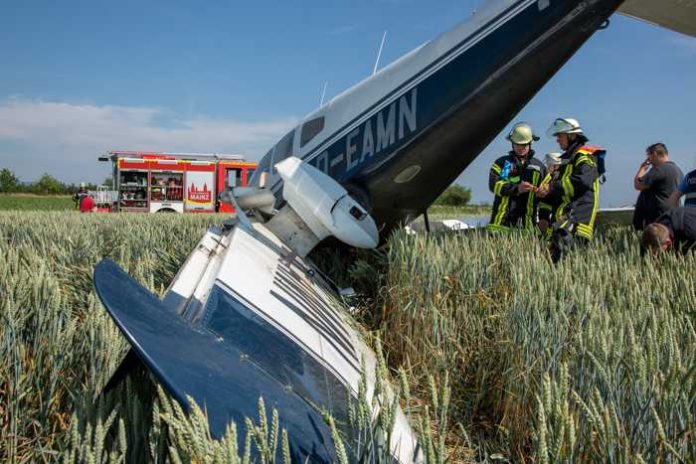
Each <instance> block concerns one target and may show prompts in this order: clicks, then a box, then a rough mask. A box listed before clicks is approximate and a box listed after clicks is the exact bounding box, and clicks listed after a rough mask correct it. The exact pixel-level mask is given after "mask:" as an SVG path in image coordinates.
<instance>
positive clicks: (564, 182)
mask: <svg viewBox="0 0 696 464" xmlns="http://www.w3.org/2000/svg"><path fill="white" fill-rule="evenodd" d="M572 173H573V165H572V164H570V163H568V164H567V165H566V168H565V171H563V176H561V186H562V187H563V196H562V201H561V205H560V206H559V207H558V215H559V216H562V215H563V214H565V209H566V207H568V205H569V204H570V200H571V198H573V195H574V194H575V189H574V188H573V183H572V182H571V181H570V175H571V174H572Z"/></svg>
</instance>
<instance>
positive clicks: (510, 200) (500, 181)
mask: <svg viewBox="0 0 696 464" xmlns="http://www.w3.org/2000/svg"><path fill="white" fill-rule="evenodd" d="M545 176H546V168H545V166H544V165H543V164H542V163H541V161H539V160H537V159H535V158H534V151H530V152H529V156H528V157H527V159H526V160H520V159H519V158H518V157H517V156H516V155H515V153H514V152H510V153H509V154H508V155H507V156H503V157H501V158H498V159H497V160H495V163H493V166H491V170H490V173H489V175H488V188H489V189H490V190H491V192H493V193H494V194H495V200H494V202H493V213H492V214H491V221H490V224H489V225H488V227H489V229H491V230H503V229H506V228H508V227H523V228H527V229H531V228H533V227H534V226H535V225H536V222H537V218H536V211H537V205H536V198H535V195H534V192H526V193H519V190H518V186H519V185H520V184H521V183H522V182H529V183H530V184H532V185H534V186H535V187H538V186H539V185H541V181H542V179H543V178H544V177H545Z"/></svg>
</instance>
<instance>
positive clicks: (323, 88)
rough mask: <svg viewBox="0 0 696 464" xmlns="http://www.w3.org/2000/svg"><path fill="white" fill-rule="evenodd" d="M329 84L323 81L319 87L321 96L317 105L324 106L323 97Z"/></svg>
mask: <svg viewBox="0 0 696 464" xmlns="http://www.w3.org/2000/svg"><path fill="white" fill-rule="evenodd" d="M328 85H329V81H324V85H323V86H322V88H321V98H320V99H319V107H322V106H324V97H325V96H326V87H327V86H328Z"/></svg>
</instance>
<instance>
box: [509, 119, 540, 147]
mask: <svg viewBox="0 0 696 464" xmlns="http://www.w3.org/2000/svg"><path fill="white" fill-rule="evenodd" d="M505 138H506V139H507V140H509V141H510V142H512V143H514V144H516V145H528V144H530V143H532V142H536V141H538V140H539V137H537V136H536V135H534V132H533V131H532V126H530V125H529V124H527V123H526V122H518V123H517V124H515V125H514V126H512V130H511V131H510V133H509V134H508V135H507V137H505Z"/></svg>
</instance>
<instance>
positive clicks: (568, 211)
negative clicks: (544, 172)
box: [537, 118, 605, 262]
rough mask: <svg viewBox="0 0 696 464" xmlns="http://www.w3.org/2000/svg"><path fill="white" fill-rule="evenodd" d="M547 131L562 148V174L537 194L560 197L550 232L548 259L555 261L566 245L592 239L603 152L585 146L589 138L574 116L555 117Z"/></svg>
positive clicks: (552, 199)
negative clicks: (572, 117)
mask: <svg viewBox="0 0 696 464" xmlns="http://www.w3.org/2000/svg"><path fill="white" fill-rule="evenodd" d="M548 134H549V135H551V136H554V137H556V140H557V142H558V145H559V146H560V147H561V149H562V150H564V153H563V155H562V156H561V174H560V177H559V178H558V179H557V180H556V181H554V182H552V183H550V184H549V185H548V186H543V187H541V188H540V189H538V191H537V195H538V196H539V197H540V198H544V199H545V200H543V201H554V200H557V201H558V200H560V206H559V207H558V211H557V213H556V216H557V218H556V222H555V223H554V224H553V232H552V235H551V258H552V260H553V261H554V262H557V261H558V260H559V259H560V258H561V257H562V255H563V253H564V252H565V251H566V250H567V249H568V248H569V247H571V246H573V245H574V244H576V243H584V242H589V241H590V240H592V237H593V235H594V225H595V218H596V216H597V209H598V207H599V178H600V172H599V171H600V170H599V169H598V159H600V158H601V160H602V162H603V155H604V153H605V152H604V150H602V149H600V148H596V147H590V146H587V145H585V144H586V143H587V141H588V139H587V137H586V136H585V134H584V132H583V130H582V128H581V127H580V123H578V121H577V120H575V119H570V118H559V119H556V121H554V123H553V125H552V126H551V128H550V129H549V131H548ZM547 199H548V200H547Z"/></svg>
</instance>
